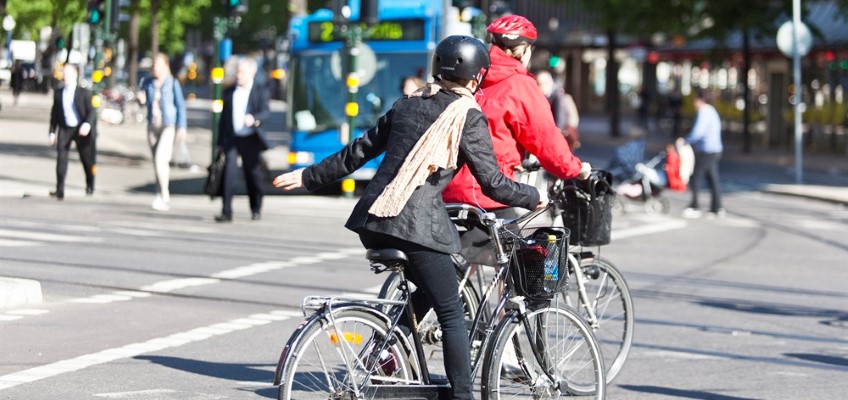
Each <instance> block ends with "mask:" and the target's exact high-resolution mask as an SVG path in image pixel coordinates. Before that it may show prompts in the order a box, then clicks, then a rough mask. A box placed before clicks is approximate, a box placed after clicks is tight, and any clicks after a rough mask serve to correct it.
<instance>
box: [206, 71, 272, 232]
mask: <svg viewBox="0 0 848 400" xmlns="http://www.w3.org/2000/svg"><path fill="white" fill-rule="evenodd" d="M256 69H257V67H256V61H255V60H253V59H250V58H245V59H242V60H240V61H239V63H238V67H237V68H236V84H235V85H233V86H232V87H230V88H228V89H227V90H226V91H225V92H224V109H223V110H222V112H221V120H220V123H219V125H218V151H219V152H223V153H224V154H225V156H226V162H225V167H224V181H223V186H224V189H223V196H222V198H223V203H224V204H223V207H222V208H221V214H219V215H217V216H216V217H215V221H217V222H231V221H232V220H233V208H232V202H233V195H234V194H235V186H236V179H237V174H238V171H237V170H238V164H237V163H236V156H238V155H240V156H241V162H242V168H243V169H244V180H245V183H246V184H247V195H248V197H249V198H250V211H251V219H253V220H254V221H256V220H259V219H260V218H261V216H262V214H261V213H262V195H263V192H262V185H261V182H262V178H263V177H264V173H263V170H262V164H261V156H262V152H263V151H265V150H268V149H269V148H271V145H270V143H269V142H268V138H267V136H266V135H265V131H264V128H263V125H264V124H265V123H266V122H267V120H268V118H269V117H270V116H271V111H270V110H269V109H268V98H269V94H268V90H267V89H266V88H265V87H263V86H262V85H258V84H257V83H256V82H255V81H254V78H255V76H256Z"/></svg>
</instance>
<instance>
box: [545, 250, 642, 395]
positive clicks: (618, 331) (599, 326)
mask: <svg viewBox="0 0 848 400" xmlns="http://www.w3.org/2000/svg"><path fill="white" fill-rule="evenodd" d="M580 270H581V271H582V273H583V275H584V276H585V277H586V278H587V280H586V294H587V296H588V297H589V300H590V303H591V304H592V307H593V309H594V312H595V316H596V317H597V320H596V321H591V320H590V319H589V318H588V316H589V315H588V313H587V311H586V307H588V306H587V305H586V304H583V302H582V299H579V295H578V292H577V282H576V278H575V277H574V274H573V273H572V274H570V277H569V282H568V285H566V287H567V290H566V288H564V289H563V291H562V292H561V294H562V297H563V298H564V299H565V302H566V304H567V305H568V306H569V307H571V308H572V309H575V310H579V314H580V315H581V316H582V317H583V318H584V319H586V320H587V322H588V323H589V325H590V326H591V327H592V331H593V333H594V334H595V338H596V339H597V340H598V345H599V346H600V347H601V353H603V355H604V364H605V365H606V366H607V370H606V379H607V383H610V382H612V381H613V379H615V377H616V376H618V374H619V372H621V369H622V368H623V367H624V363H625V361H626V360H627V355H628V354H629V353H630V347H631V345H632V343H633V330H634V325H635V317H634V311H633V299H632V297H631V295H630V289H629V288H628V286H627V281H625V279H624V276H622V275H621V272H619V271H618V269H617V268H616V267H615V266H614V265H613V264H612V263H611V262H609V261H608V260H605V259H603V258H600V257H595V258H594V259H591V260H589V261H587V262H585V263H583V264H581V265H580ZM572 272H573V271H572ZM578 303H579V304H580V306H579V307H576V305H577V304H578Z"/></svg>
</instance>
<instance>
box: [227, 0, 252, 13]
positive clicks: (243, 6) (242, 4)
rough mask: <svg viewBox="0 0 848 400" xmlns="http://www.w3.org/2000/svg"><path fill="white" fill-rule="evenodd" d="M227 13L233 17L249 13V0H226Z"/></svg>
mask: <svg viewBox="0 0 848 400" xmlns="http://www.w3.org/2000/svg"><path fill="white" fill-rule="evenodd" d="M224 4H226V5H227V12H228V13H229V14H230V15H233V16H239V15H242V14H244V13H246V12H247V0H224Z"/></svg>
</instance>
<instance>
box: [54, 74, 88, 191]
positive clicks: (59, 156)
mask: <svg viewBox="0 0 848 400" xmlns="http://www.w3.org/2000/svg"><path fill="white" fill-rule="evenodd" d="M62 74H63V76H62V80H63V82H64V86H63V87H62V88H60V89H58V90H56V91H55V93H54V94H53V107H52V108H51V109H50V132H49V135H48V142H49V144H50V146H54V145H55V146H56V190H55V191H53V192H50V195H51V196H54V197H56V199H57V200H62V199H64V198H65V176H66V175H67V172H68V153H69V152H70V149H71V142H73V143H76V147H77V151H78V152H79V157H80V161H81V162H82V168H83V171H85V194H86V195H87V196H91V195H93V194H94V141H95V139H96V133H95V132H94V130H93V129H92V126H94V122H95V118H97V113H96V112H95V110H94V107H93V106H92V104H91V92H89V91H88V90H86V89H84V88H81V87H79V86H78V85H77V79H78V78H79V67H77V66H76V65H73V64H65V66H64V67H63V68H62Z"/></svg>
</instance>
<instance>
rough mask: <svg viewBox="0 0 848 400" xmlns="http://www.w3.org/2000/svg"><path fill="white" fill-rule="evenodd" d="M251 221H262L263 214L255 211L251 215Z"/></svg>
mask: <svg viewBox="0 0 848 400" xmlns="http://www.w3.org/2000/svg"><path fill="white" fill-rule="evenodd" d="M250 219H252V220H254V221H259V220H260V219H262V214H260V213H258V212H255V211H254V212H253V214H251V215H250Z"/></svg>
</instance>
